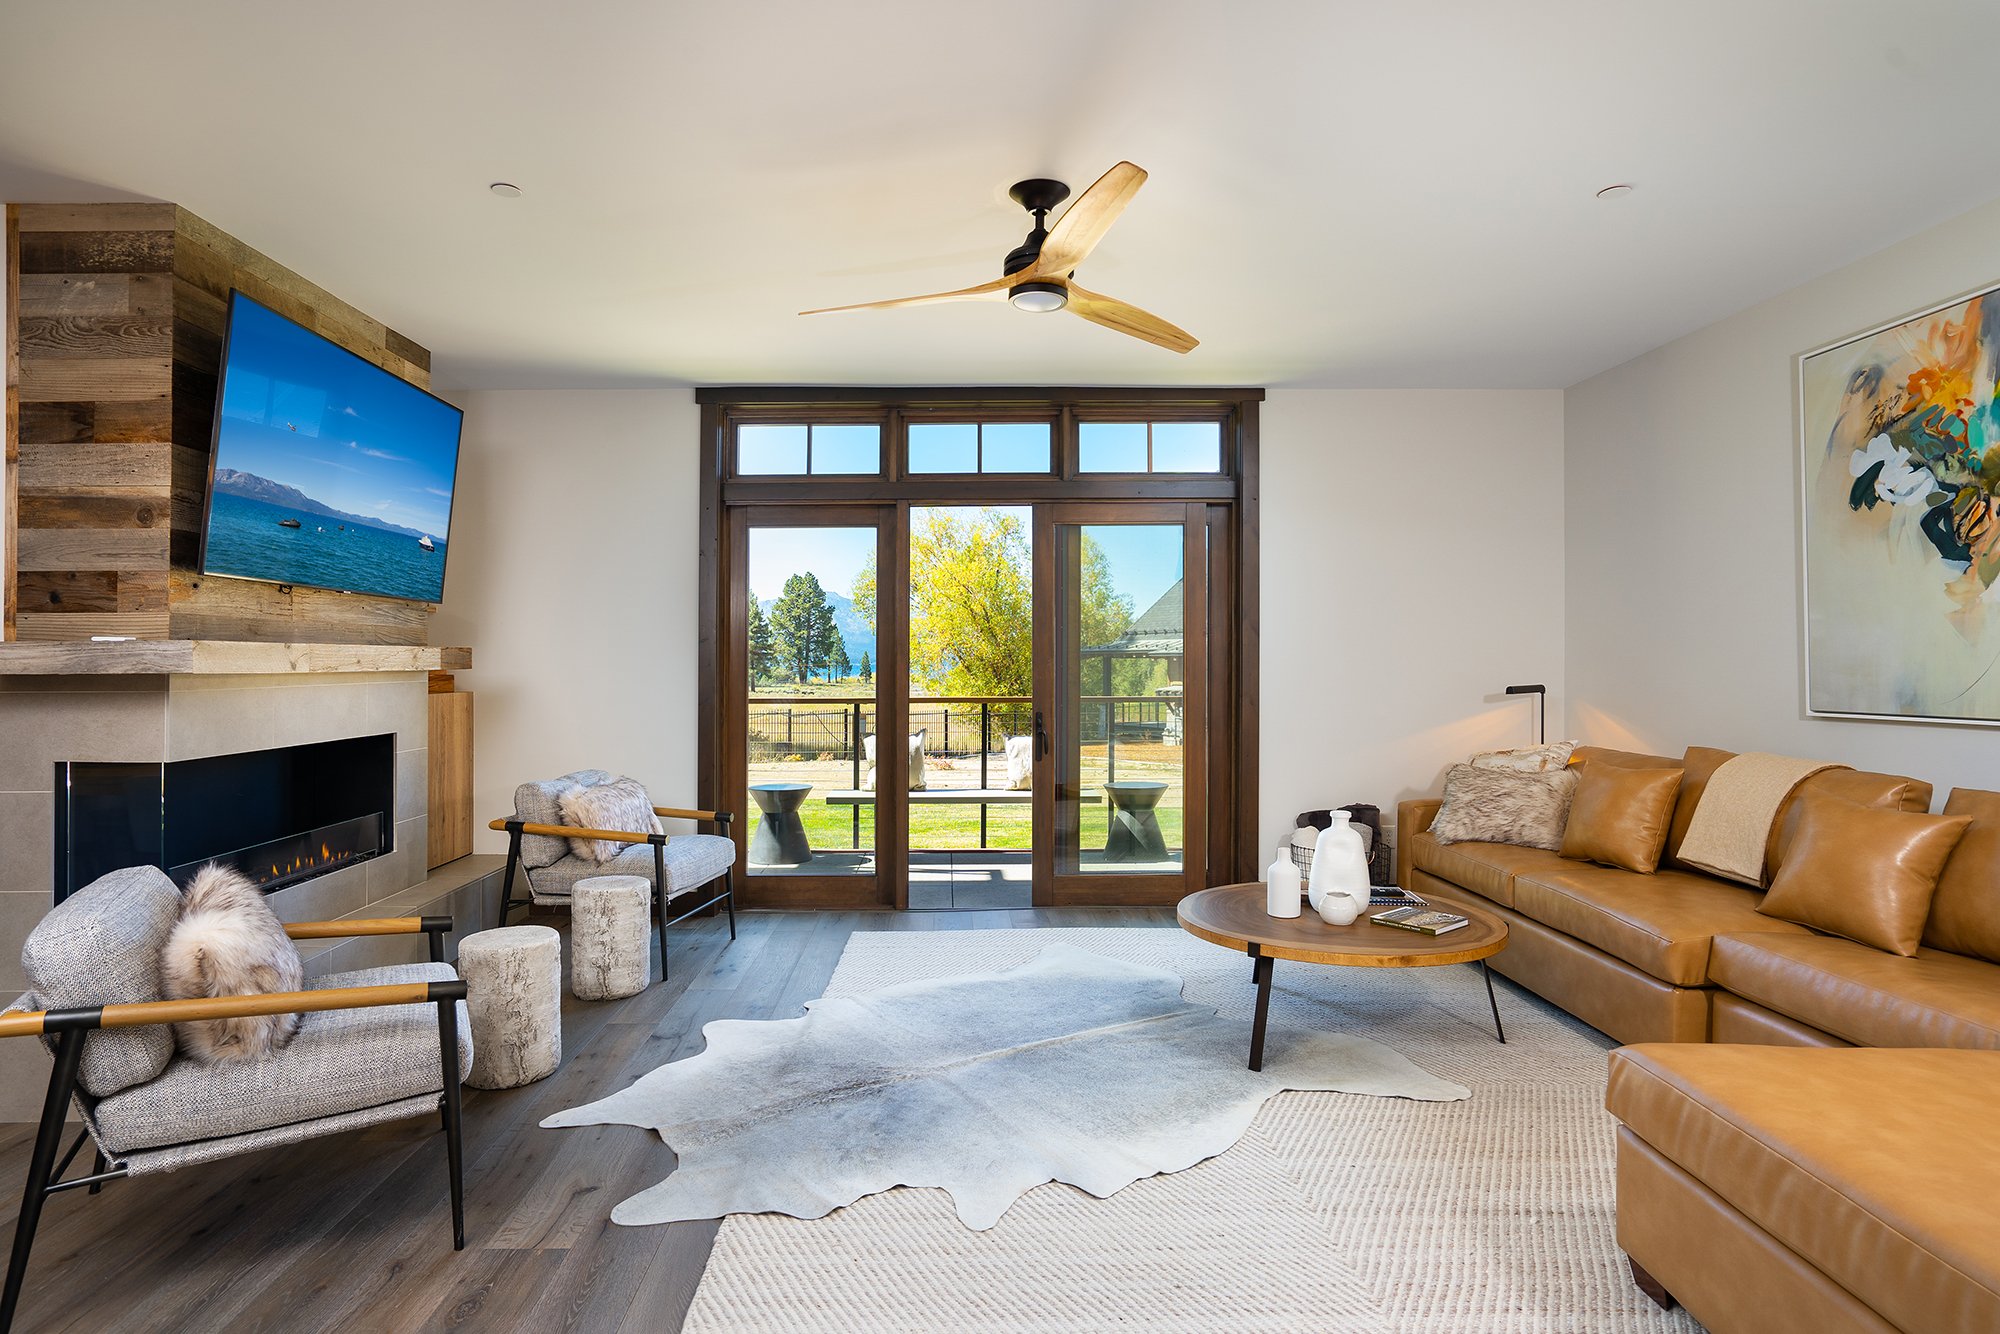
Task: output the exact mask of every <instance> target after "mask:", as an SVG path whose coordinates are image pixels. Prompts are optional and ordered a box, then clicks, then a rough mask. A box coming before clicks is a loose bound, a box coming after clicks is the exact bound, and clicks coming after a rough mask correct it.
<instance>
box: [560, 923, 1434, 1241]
mask: <svg viewBox="0 0 2000 1334" xmlns="http://www.w3.org/2000/svg"><path fill="white" fill-rule="evenodd" d="M1180 993H1181V981H1180V979H1179V978H1178V977H1176V976H1174V975H1173V974H1172V973H1168V972H1163V971H1161V970H1159V969H1156V968H1148V967H1145V966H1144V965H1141V964H1136V963H1128V962H1123V961H1120V960H1115V959H1107V958H1105V957H1103V956H1102V955H1097V954H1092V953H1090V952H1089V951H1087V950H1082V949H1078V948H1077V947H1076V946H1074V945H1061V944H1058V945H1051V946H1049V947H1048V948H1047V949H1046V950H1044V951H1043V952H1042V953H1041V955H1040V956H1038V957H1037V958H1035V959H1033V960H1031V961H1029V962H1028V963H1025V964H1022V965H1020V966H1019V967H1016V968H1010V969H1008V970H1006V971H1004V972H998V973H978V974H974V975H971V976H967V977H952V978H943V979H939V980H936V981H924V982H908V983H903V984H901V985H898V986H891V987H884V988H882V989H881V990H880V991H874V992H869V993H868V994H866V995H861V996H853V997H846V998H841V999H835V1000H816V1001H811V1002H809V1003H808V1004H807V1006H806V1009H807V1013H806V1015H805V1016H804V1017H803V1018H799V1019H779V1020H762V1021H758V1020H740V1019H720V1020H716V1021H715V1022H713V1023H710V1024H708V1025H707V1026H706V1027H705V1028H704V1029H703V1030H702V1033H703V1035H704V1036H705V1037H706V1038H707V1039H708V1048H707V1050H706V1051H704V1052H702V1053H701V1054H700V1055H698V1056H692V1057H689V1058H688V1059H686V1060H683V1061H676V1062H674V1063H673V1064H670V1065H665V1066H662V1067H660V1068H659V1069H658V1070H655V1071H653V1072H652V1073H651V1074H649V1075H645V1076H643V1077H642V1078H640V1079H639V1080H637V1081H636V1082H635V1083H633V1084H632V1085H631V1087H629V1088H627V1089H625V1090H624V1091H623V1092H620V1093H614V1094H612V1095H611V1096H610V1097H608V1098H605V1099H603V1100H601V1101H599V1102H594V1103H591V1104H589V1105H588V1106H585V1107H576V1108H572V1109H570V1110H569V1111H566V1112H559V1113H557V1114H556V1115H554V1116H551V1117H549V1118H548V1119H547V1120H545V1121H543V1122H542V1124H543V1125H544V1126H582V1125H607V1124H623V1125H633V1126H643V1127H648V1128H650V1129H653V1130H657V1131H658V1132H659V1133H660V1136H661V1138H662V1139H664V1140H665V1141H666V1142H667V1145H668V1146H669V1147H670V1148H672V1149H673V1151H674V1152H675V1153H676V1154H678V1155H679V1156H680V1166H679V1167H678V1169H677V1170H676V1171H675V1172H674V1173H673V1174H672V1175H671V1176H669V1177H668V1178H667V1179H666V1180H665V1181H662V1182H661V1183H660V1184H659V1185H657V1186H654V1187H652V1188H651V1189H649V1190H644V1191H641V1192H640V1193H639V1194H637V1195H634V1196H633V1197H632V1198H631V1199H629V1200H626V1201H625V1202H623V1203H622V1204H620V1205H619V1206H618V1207H617V1208H615V1209H613V1210H612V1211H611V1217H612V1219H613V1221H615V1222H619V1223H630V1224H643V1223H672V1222H679V1221H682V1220H685V1219H695V1218H720V1217H722V1216H723V1215H725V1214H733V1213H765V1212H769V1213H781V1214H790V1215H792V1216H793V1217H795V1218H819V1217H822V1216H824V1215H826V1214H828V1213H830V1212H832V1211H833V1210H835V1209H838V1208H840V1207H841V1206H842V1205H846V1204H852V1203H853V1202H854V1201H856V1200H858V1199H860V1198H861V1197H862V1196H864V1195H872V1194H875V1193H876V1192H878V1191H885V1190H888V1189H890V1188H891V1187H894V1186H935V1187H939V1188H941V1189H944V1190H947V1191H949V1192H951V1196H952V1200H953V1202H954V1203H955V1204H956V1205H957V1208H958V1216H959V1220H960V1221H961V1222H963V1223H964V1224H965V1225H966V1226H967V1227H969V1228H973V1229H976V1230H984V1229H986V1228H990V1227H992V1226H993V1225H994V1224H995V1223H997V1222H999V1221H1000V1217H1001V1215H1003V1214H1004V1213H1006V1212H1007V1210H1008V1208H1009V1207H1010V1206H1011V1205H1012V1204H1013V1203H1014V1201H1015V1200H1017V1199H1019V1198H1020V1197H1021V1196H1022V1195H1023V1194H1025V1193H1026V1192H1028V1191H1029V1190H1032V1189H1033V1188H1034V1187H1036V1186H1039V1185H1041V1184H1043V1183H1044V1182H1048V1181H1062V1182H1066V1183H1068V1184H1070V1185H1072V1186H1076V1187H1079V1188H1080V1189H1083V1190H1086V1191H1088V1192H1090V1193H1091V1194H1092V1195H1095V1196H1097V1197H1099V1198H1100V1199H1101V1198H1103V1197H1105V1196H1108V1195H1111V1194H1112V1193H1114V1192H1116V1191H1118V1190H1120V1189H1122V1188H1123V1187H1125V1186H1128V1185H1130V1184H1131V1183H1133V1182H1134V1181H1137V1180H1139V1179H1140V1178H1142V1177H1148V1176H1154V1175H1157V1174H1159V1173H1163V1172H1178V1171H1181V1170H1183V1169H1185V1168H1189V1167H1192V1166H1194V1165H1195V1164H1196V1163H1198V1162H1201V1161H1202V1160H1203V1159H1206V1158H1212V1157H1214V1156H1215V1155H1217V1154H1219V1153H1221V1152H1223V1151H1224V1150H1226V1149H1228V1148H1229V1147H1230V1146H1231V1145H1233V1144H1234V1143H1236V1141H1237V1140H1238V1139H1239V1138H1240V1137H1241V1136H1242V1134H1243V1132H1244V1131H1245V1130H1247V1129H1248V1128H1249V1126H1250V1122H1251V1120H1252V1119H1253V1118H1254V1117H1255V1116H1256V1114H1257V1109H1258V1108H1259V1107H1261V1106H1262V1105H1263V1103H1264V1100H1265V1099H1266V1098H1269V1097H1270V1096H1271V1095H1272V1094H1274V1093H1278V1092H1281V1091H1283V1090H1285V1089H1304V1090H1330V1091H1334V1092H1341V1093H1365V1094H1372V1095H1375V1096H1378V1097H1402V1098H1417V1099H1422V1100H1424V1101H1428V1102H1452V1101H1457V1100H1459V1099H1462V1098H1467V1097H1470V1096H1471V1094H1470V1093H1469V1092H1468V1091H1467V1090H1466V1089H1464V1088H1461V1087H1460V1086H1459V1085H1457V1084H1452V1083H1447V1082H1446V1081H1444V1080H1442V1079H1435V1078H1433V1077H1431V1076H1430V1075H1427V1074H1425V1073H1424V1072H1423V1071H1422V1070H1419V1069H1418V1068H1417V1067H1416V1066H1415V1065H1412V1064H1411V1063H1410V1062H1409V1061H1408V1060H1406V1059H1404V1058H1403V1057H1402V1056H1400V1055H1398V1054H1397V1053H1395V1052H1394V1051H1391V1050H1390V1049H1389V1048H1387V1047H1384V1046H1382V1045H1381V1044H1379V1043H1375V1042H1370V1041H1368V1040H1367V1039H1366V1038H1358V1037H1352V1036H1348V1035H1346V1034H1340V1033H1301V1032H1288V1031H1285V1030H1281V1029H1274V1030H1273V1031H1272V1032H1271V1033H1270V1034H1269V1036H1268V1039H1267V1041H1266V1043H1265V1048H1264V1069H1263V1070H1262V1071H1261V1072H1260V1071H1252V1070H1249V1069H1247V1068H1246V1066H1245V1062H1246V1059H1247V1057H1248V1053H1249V1042H1250V1033H1249V1027H1248V1025H1247V1024H1245V1023H1244V1022H1243V1021H1242V1020H1240V1019H1220V1018H1217V1017H1216V1013H1215V1011H1214V1010H1212V1009H1210V1008H1208V1007H1206V1006H1201V1005H1192V1004H1189V1003H1188V1002H1187V1001H1184V1000H1182V999H1181V994H1180ZM1341 1130H1342V1127H1341V1126H1340V1125H1339V1124H1338V1123H1330V1124H1328V1126H1327V1128H1326V1133H1327V1134H1329V1135H1338V1134H1340V1133H1341Z"/></svg>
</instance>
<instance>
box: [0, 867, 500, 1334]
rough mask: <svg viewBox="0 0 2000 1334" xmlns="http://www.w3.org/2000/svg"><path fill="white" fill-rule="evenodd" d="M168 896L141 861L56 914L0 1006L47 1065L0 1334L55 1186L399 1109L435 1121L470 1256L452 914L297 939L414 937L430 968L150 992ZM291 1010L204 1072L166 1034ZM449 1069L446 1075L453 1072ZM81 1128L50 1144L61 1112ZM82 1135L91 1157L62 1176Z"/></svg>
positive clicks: (461, 1239)
mask: <svg viewBox="0 0 2000 1334" xmlns="http://www.w3.org/2000/svg"><path fill="white" fill-rule="evenodd" d="M180 900H181V896H180V891H179V890H178V889H176V888H175V887H174V883H173V881H171V880H169V879H168V878H167V876H166V874H165V873H164V872H162V871H160V870H158V869H156V868H154V867H151V866H138V867H132V868H129V869H127V870H122V871H113V872H112V873H111V874H110V875H107V876H104V877H103V878H101V879H99V880H96V881H93V882H92V883H91V884H90V885H88V886H86V887H85V888H83V889H81V890H79V891H78V892H76V893H75V894H72V895H71V896H70V897H69V898H67V899H65V900H63V902H61V903H59V904H57V905H56V907H55V908H54V909H53V910H52V911H51V912H50V913H49V914H48V916H46V917H44V918H43V919H42V920H41V922H40V923H39V924H38V925H37V926H36V927H35V929H34V930H33V931H32V932H30V933H29V935H28V943H27V945H26V947H25V948H23V950H22V952H21V963H22V966H23V967H24V968H25V969H26V970H27V974H28V985H29V987H30V990H29V991H28V993H27V994H26V995H23V996H22V997H21V998H20V999H18V1000H16V1001H15V1002H14V1003H13V1005H11V1006H10V1007H8V1009H7V1011H6V1012H5V1013H4V1014H0V1037H40V1038H41V1039H42V1040H43V1042H44V1043H45V1044H47V1046H48V1047H49V1049H50V1051H51V1052H52V1053H53V1054H54V1056H55V1069H54V1071H53V1072H52V1073H51V1075H50V1077H49V1088H48V1096H47V1098H46V1099H45V1100H44V1102H43V1104H42V1118H41V1127H40V1130H39V1131H38V1133H37V1135H36V1139H35V1147H34V1153H33V1157H32V1158H31V1159H30V1162H29V1167H28V1181H27V1188H26V1190H25V1192H24V1193H23V1195H22V1197H21V1215H20V1222H19V1224H18V1225H17V1226H16V1228H15V1230H14V1250H13V1258H12V1260H11V1262H10V1264H9V1265H8V1269H7V1286H6V1291H5V1294H4V1296H0V1331H4V1330H5V1329H6V1328H7V1327H8V1326H10V1325H11V1324H12V1323H13V1319H14V1309H15V1306H16V1304H17V1303H18V1302H19V1300H20V1296H21V1282H22V1279H23V1278H24V1276H25V1275H26V1273H27V1268H28V1252H29V1249H30V1248H31V1247H32V1246H33V1245H34V1240H35V1225H36V1223H37V1222H38V1221H39V1220H40V1218H41V1212H42V1204H43V1201H45V1200H46V1199H47V1198H48V1197H49V1196H50V1195H52V1194H55V1193H56V1192H58V1191H64V1190H72V1189H75V1188H76V1187H79V1186H84V1187H88V1188H89V1190H90V1193H91V1194H93V1195H94V1194H96V1193H97V1191H98V1190H99V1188H100V1187H102V1186H103V1185H104V1183H106V1182H107V1181H113V1180H116V1179H118V1178H120V1177H136V1176H145V1175H149V1174H152V1173H155V1172H172V1171H175V1170H177V1169H180V1168H185V1167H194V1166H197V1165H199V1164H202V1163H207V1162H213V1161H214V1160H216V1159H219V1158H227V1157H231V1156H233V1155H235V1154H239V1153H248V1152H251V1151H252V1150H256V1149H267V1148H271V1147H274V1146H276V1145H281V1144H292V1143H296V1142H298V1141H300V1140H307V1139H316V1138H318V1137H319V1136H321V1135H331V1134H336V1133H338V1132H340V1131H344V1130H357V1129H360V1128H361V1127H364V1126H372V1125H377V1124H379V1123H381V1122H384V1121H392V1120H397V1119H400V1118H403V1117H410V1116H440V1117H441V1119H442V1121H443V1126H444V1135H445V1148H446V1157H447V1159H448V1160H449V1166H450V1178H451V1228H452V1244H453V1246H454V1248H455V1249H459V1250H463V1249H464V1247H465V1206H464V1188H463V1184H462V1181H463V1178H462V1172H461V1168H462V1163H463V1152H462V1148H461V1143H460V1136H459V1081H460V1079H461V1078H462V1077H463V1075H464V1073H465V1072H466V1071H467V1070H469V1069H470V1068H471V1065H472V1024H471V1021H470V1017H469V1015H468V1014H467V1012H466V1007H465V983H464V982H462V981H460V980H459V978H458V974H457V973H456V972H455V971H453V969H452V967H451V965H449V964H447V963H444V962H442V959H443V949H444V935H445V933H446V932H448V931H450V930H451V919H450V918H449V917H402V918H382V919H377V920H372V921H359V920H356V921H343V922H306V923H297V924H294V925H291V926H288V927H286V928H285V930H286V932H287V934H289V935H291V936H292V937H293V938H295V939H324V938H331V937H335V936H356V935H393V934H401V933H406V932H407V933H422V934H425V935H427V936H428V937H429V938H430V958H431V962H429V963H409V964H398V965H394V966H391V967H387V968H366V969H362V970H361V971H359V972H352V973H336V974H333V975H331V976H328V977H323V978H320V979H318V980H317V981H314V982H312V983H311V984H310V987H309V989H308V990H305V991H292V992H280V993H276V994H272V995H256V996H222V997H215V998H205V999H199V1000H177V1001H174V1000H162V999H161V985H160V956H161V953H162V951H163V950H164V949H165V947H166V943H167V936H168V934H169V933H170V932H171V931H172V930H173V927H174V923H175V922H176V921H177V920H178V919H179V916H180ZM291 1013H303V1014H304V1016H305V1018H304V1022H303V1023H302V1024H301V1026H300V1028H299V1031H298V1033H297V1035H296V1036H294V1037H293V1038H292V1040H291V1041H290V1042H289V1043H287V1044H286V1045H285V1047H284V1048H283V1049H282V1050H280V1051H279V1052H278V1053H277V1054H275V1055H273V1056H270V1057H267V1058H265V1059H262V1060H258V1061H247V1062H242V1063H239V1064H230V1065H202V1064H201V1063H199V1062H197V1061H195V1060H193V1059H191V1058H189V1057H187V1056H183V1055H180V1054H178V1053H177V1052H176V1050H175V1042H174V1033H173V1029H172V1028H170V1027H169V1025H170V1024H174V1023H178V1022H181V1021H184V1020H191V1019H222V1018H231V1017H235V1016H247V1015H260V1014H291ZM454 1059H455V1065H454ZM72 1101H74V1103H75V1106H76V1110H77V1113H78V1114H79V1115H80V1116H81V1118H82V1120H83V1130H82V1131H81V1132H80V1133H79V1134H78V1135H77V1138H76V1141H75V1142H74V1143H73V1144H71V1145H70V1148H69V1151H68V1152H67V1153H65V1154H62V1156H61V1161H60V1162H58V1161H57V1154H58V1153H59V1152H60V1151H61V1149H62V1138H63V1133H64V1121H65V1119H66V1114H67V1112H68V1110H69V1107H70V1104H71V1102H72ZM86 1140H88V1141H90V1142H91V1143H93V1144H94V1145H95V1146H96V1150H97V1155H96V1165H95V1167H94V1168H93V1169H92V1171H91V1172H90V1173H89V1174H88V1175H85V1176H80V1177H76V1178H73V1179H71V1180H68V1181H65V1180H63V1179H62V1178H63V1173H64V1172H66V1171H67V1170H68V1169H69V1165H70V1163H71V1162H73V1161H74V1160H75V1158H76V1156H77V1153H78V1152H79V1151H80V1150H81V1149H82V1148H83V1146H84V1143H85V1141H86Z"/></svg>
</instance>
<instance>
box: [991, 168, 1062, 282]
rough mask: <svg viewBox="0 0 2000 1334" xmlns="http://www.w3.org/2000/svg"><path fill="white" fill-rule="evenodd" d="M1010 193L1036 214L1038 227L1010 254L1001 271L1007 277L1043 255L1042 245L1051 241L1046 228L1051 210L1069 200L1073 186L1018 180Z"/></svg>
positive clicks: (1036, 225)
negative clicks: (1070, 188)
mask: <svg viewBox="0 0 2000 1334" xmlns="http://www.w3.org/2000/svg"><path fill="white" fill-rule="evenodd" d="M1007 193H1008V194H1009V195H1010V196H1012V197H1013V200H1014V202H1015V203H1017V204H1019V205H1020V206H1021V207H1022V208H1024V209H1027V210H1028V211H1029V212H1030V213H1032V214H1034V215H1035V226H1034V230H1032V231H1030V232H1029V233H1028V239H1027V240H1025V241H1023V242H1022V243H1021V244H1020V245H1018V246H1016V247H1015V248H1014V249H1013V250H1010V251H1009V252H1008V253H1007V261H1006V264H1005V265H1004V266H1003V267H1002V268H1001V270H1000V271H1001V272H1002V273H1003V274H1005V273H1019V272H1020V271H1021V270H1022V269H1025V268H1027V267H1028V266H1029V265H1030V264H1033V263H1034V262H1035V259H1036V258H1037V257H1038V256H1039V255H1040V254H1041V253H1042V242H1044V241H1046V240H1048V239H1049V231H1048V227H1047V226H1046V225H1045V224H1046V223H1047V221H1048V215H1049V210H1050V209H1052V208H1054V207H1055V206H1056V205H1057V204H1060V203H1062V201H1063V200H1065V199H1068V198H1069V187H1068V186H1067V185H1064V184H1063V183H1062V182H1061V181H1052V180H1049V179H1047V178H1046V177H1041V176H1037V177H1034V178H1032V179H1030V180H1025V181H1016V182H1015V183H1014V185H1013V188H1011V189H1009V190H1008V191H1007Z"/></svg>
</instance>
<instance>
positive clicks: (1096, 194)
mask: <svg viewBox="0 0 2000 1334" xmlns="http://www.w3.org/2000/svg"><path fill="white" fill-rule="evenodd" d="M1145 183H1146V173H1145V172H1144V171H1141V170H1140V169H1139V168H1137V167H1135V166H1133V165H1132V164H1131V163H1129V162H1121V163H1119V164H1118V165H1117V166H1115V167H1113V168H1112V169H1111V170H1110V171H1107V172H1105V173H1104V174H1103V175H1102V176H1100V177H1098V178H1097V182H1096V184H1094V185H1092V186H1091V187H1090V188H1089V189H1088V190H1085V191H1084V192H1083V193H1082V194H1081V195H1078V196H1077V200H1076V202H1075V203H1074V204H1071V205H1070V206H1069V208H1068V210H1067V211H1066V212H1064V214H1063V215H1062V216H1061V217H1060V218H1058V219H1056V225H1055V226H1053V227H1051V228H1049V239H1048V240H1046V241H1044V242H1042V253H1041V257H1040V258H1039V259H1037V260H1036V261H1035V263H1034V268H1035V271H1036V272H1037V273H1041V274H1050V275H1060V276H1063V277H1067V276H1068V275H1069V271H1070V270H1071V269H1073V268H1075V267H1076V266H1077V265H1079V264H1081V263H1083V260H1084V256H1086V255H1088V254H1089V253H1090V252H1091V251H1092V250H1094V249H1096V248H1097V243H1098V242H1099V241H1101V240H1103V239H1104V234H1105V233H1106V232H1108V231H1110V230H1111V224H1112V223H1114V222H1116V221H1118V215H1119V214H1121V213H1123V212H1124V211H1125V206H1126V205H1127V204H1129V203H1131V202H1132V196H1133V195H1135V194H1138V193H1139V187H1140V186H1142V185H1144V184H1145Z"/></svg>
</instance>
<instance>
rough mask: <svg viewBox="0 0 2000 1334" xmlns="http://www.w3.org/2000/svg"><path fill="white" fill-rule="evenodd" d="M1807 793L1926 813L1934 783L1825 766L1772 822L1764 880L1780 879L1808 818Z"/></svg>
mask: <svg viewBox="0 0 2000 1334" xmlns="http://www.w3.org/2000/svg"><path fill="white" fill-rule="evenodd" d="M1808 796H1812V797H1838V798H1840V799H1841V800H1843V801H1851V802H1853V803H1854V804H1855V805H1857V806H1884V807H1887V808H1889V809H1891V810H1899V811H1916V812H1919V813H1922V812H1926V811H1928V810H1930V808H1931V785H1930V784H1929V783H1926V782H1923V781H1921V780H1920V779H1915V778H1904V777H1902V776H1900V775H1898V774H1871V773H1866V772H1864V771H1862V770H1860V769H1822V770H1820V771H1819V772H1818V773H1816V774H1814V775H1813V776H1812V777H1810V778H1808V779H1806V781H1805V782H1803V783H1800V784H1799V785H1798V786H1797V787H1796V788H1794V789H1793V790H1792V795H1791V796H1789V797H1787V798H1786V799H1785V801H1784V803H1783V804H1782V805H1780V806H1779V807H1778V814H1777V818H1775V819H1773V820H1772V821H1771V837H1770V840H1769V841H1768V842H1767V843H1766V844H1765V845H1764V883H1765V884H1767V885H1768V884H1770V883H1772V882H1773V881H1774V880H1776V879H1777V876H1778V868H1779V867H1780V866H1783V865H1784V864H1785V854H1786V852H1787V851H1788V850H1789V849H1790V848H1791V846H1792V841H1793V840H1794V839H1796V838H1797V837H1798V834H1799V826H1800V824H1801V822H1802V821H1803V820H1804V818H1805V810H1804V806H1803V803H1804V801H1805V799H1806V798H1807V797H1808Z"/></svg>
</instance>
